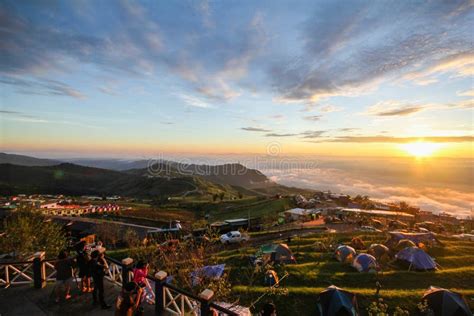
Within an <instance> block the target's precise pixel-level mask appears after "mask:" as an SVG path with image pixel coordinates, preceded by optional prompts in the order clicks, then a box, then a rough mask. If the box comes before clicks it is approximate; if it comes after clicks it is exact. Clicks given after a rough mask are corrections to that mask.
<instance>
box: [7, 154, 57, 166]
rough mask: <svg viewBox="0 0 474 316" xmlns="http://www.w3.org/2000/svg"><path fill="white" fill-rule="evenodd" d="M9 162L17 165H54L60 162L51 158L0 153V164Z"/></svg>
mask: <svg viewBox="0 0 474 316" xmlns="http://www.w3.org/2000/svg"><path fill="white" fill-rule="evenodd" d="M4 163H9V164H13V165H19V166H54V165H58V164H60V163H61V162H60V161H57V160H51V159H40V158H34V157H30V156H23V155H15V154H6V153H0V164H4Z"/></svg>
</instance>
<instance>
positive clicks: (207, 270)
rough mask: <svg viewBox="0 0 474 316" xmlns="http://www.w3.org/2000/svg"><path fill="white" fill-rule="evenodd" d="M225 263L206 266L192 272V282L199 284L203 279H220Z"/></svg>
mask: <svg viewBox="0 0 474 316" xmlns="http://www.w3.org/2000/svg"><path fill="white" fill-rule="evenodd" d="M224 268H225V264H217V265H215V266H205V267H202V268H200V269H197V270H195V271H193V272H191V280H192V284H193V286H194V285H197V284H199V283H200V282H201V280H202V279H204V278H208V279H219V278H220V277H221V276H222V274H223V273H224Z"/></svg>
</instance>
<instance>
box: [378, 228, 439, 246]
mask: <svg viewBox="0 0 474 316" xmlns="http://www.w3.org/2000/svg"><path fill="white" fill-rule="evenodd" d="M402 239H408V240H411V241H412V242H414V243H415V244H418V243H424V244H427V245H433V244H441V243H440V242H439V240H438V239H437V238H436V236H435V235H434V234H433V233H432V232H429V233H404V232H397V231H395V232H389V238H388V239H387V241H386V242H385V245H386V246H387V247H389V248H393V247H395V246H396V245H397V244H398V242H399V241H400V240H402Z"/></svg>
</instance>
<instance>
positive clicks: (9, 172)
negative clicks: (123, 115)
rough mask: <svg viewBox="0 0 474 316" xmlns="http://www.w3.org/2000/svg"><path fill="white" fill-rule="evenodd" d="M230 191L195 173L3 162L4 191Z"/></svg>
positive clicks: (135, 193) (129, 193)
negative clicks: (161, 174) (159, 174)
mask: <svg viewBox="0 0 474 316" xmlns="http://www.w3.org/2000/svg"><path fill="white" fill-rule="evenodd" d="M219 192H227V193H229V194H232V195H237V190H236V189H234V188H231V187H229V186H227V187H226V186H222V185H217V184H213V183H211V182H208V181H205V180H204V179H200V178H199V177H193V176H180V177H174V178H164V177H162V178H158V177H155V178H152V177H145V176H142V175H137V174H131V173H124V172H118V171H112V170H106V169H99V168H91V167H84V166H78V165H74V164H70V163H63V164H59V165H56V166H32V167H27V166H18V165H12V164H0V194H1V195H12V194H19V193H25V194H34V193H41V194H66V195H122V196H133V197H148V198H153V197H159V196H177V195H189V194H196V195H202V194H213V193H219Z"/></svg>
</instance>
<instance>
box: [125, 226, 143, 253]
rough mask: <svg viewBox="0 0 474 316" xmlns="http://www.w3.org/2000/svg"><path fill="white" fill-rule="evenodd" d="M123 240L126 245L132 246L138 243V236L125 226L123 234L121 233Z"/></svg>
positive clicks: (136, 245)
mask: <svg viewBox="0 0 474 316" xmlns="http://www.w3.org/2000/svg"><path fill="white" fill-rule="evenodd" d="M123 240H124V241H125V243H126V244H127V247H129V248H134V247H138V246H139V245H140V237H138V234H137V232H136V231H135V230H134V229H131V228H127V230H126V231H125V234H123Z"/></svg>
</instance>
